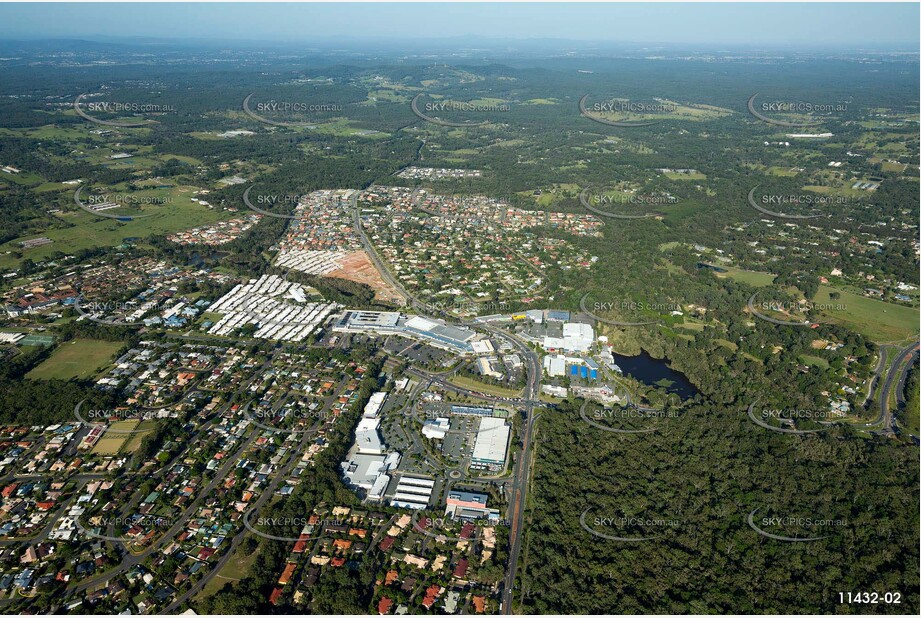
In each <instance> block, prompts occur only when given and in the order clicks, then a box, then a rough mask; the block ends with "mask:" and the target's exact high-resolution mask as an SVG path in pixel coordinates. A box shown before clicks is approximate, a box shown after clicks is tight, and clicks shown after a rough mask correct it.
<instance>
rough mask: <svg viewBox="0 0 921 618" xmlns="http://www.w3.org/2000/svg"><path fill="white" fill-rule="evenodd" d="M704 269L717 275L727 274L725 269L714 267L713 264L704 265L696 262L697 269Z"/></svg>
mask: <svg viewBox="0 0 921 618" xmlns="http://www.w3.org/2000/svg"><path fill="white" fill-rule="evenodd" d="M704 268H709V269H710V270H712V271H714V272H718V273H727V272H729V271H728V270H726V269H725V268H720V267H719V266H714V265H713V264H705V263H704V262H697V269H698V270H702V269H704Z"/></svg>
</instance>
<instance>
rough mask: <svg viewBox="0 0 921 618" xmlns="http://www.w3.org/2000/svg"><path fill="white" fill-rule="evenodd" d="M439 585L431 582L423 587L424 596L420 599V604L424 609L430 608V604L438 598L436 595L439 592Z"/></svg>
mask: <svg viewBox="0 0 921 618" xmlns="http://www.w3.org/2000/svg"><path fill="white" fill-rule="evenodd" d="M441 590H442V589H441V586H439V585H437V584H432V585H431V586H429V587H428V588H426V589H425V598H424V599H422V605H423V606H424V607H425V609H432V605H434V604H435V601H436V600H437V599H438V595H440V594H441Z"/></svg>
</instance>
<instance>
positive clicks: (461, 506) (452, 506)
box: [445, 491, 499, 520]
mask: <svg viewBox="0 0 921 618" xmlns="http://www.w3.org/2000/svg"><path fill="white" fill-rule="evenodd" d="M487 498H488V496H487V495H486V494H482V493H479V492H472V491H451V492H449V493H448V497H447V498H446V500H445V515H446V516H447V517H451V518H453V519H461V520H473V519H491V520H497V519H499V511H498V510H497V509H488V508H486V501H487Z"/></svg>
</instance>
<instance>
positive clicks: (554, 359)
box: [544, 354, 566, 378]
mask: <svg viewBox="0 0 921 618" xmlns="http://www.w3.org/2000/svg"><path fill="white" fill-rule="evenodd" d="M544 371H545V372H547V375H548V376H550V377H551V378H558V377H561V376H564V375H566V357H565V356H562V355H559V354H557V355H553V356H551V355H547V356H545V357H544Z"/></svg>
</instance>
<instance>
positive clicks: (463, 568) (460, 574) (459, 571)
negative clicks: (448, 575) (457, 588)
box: [454, 558, 468, 579]
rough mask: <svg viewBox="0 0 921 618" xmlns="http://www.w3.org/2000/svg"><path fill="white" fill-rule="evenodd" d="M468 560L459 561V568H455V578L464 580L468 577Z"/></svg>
mask: <svg viewBox="0 0 921 618" xmlns="http://www.w3.org/2000/svg"><path fill="white" fill-rule="evenodd" d="M467 564H468V562H467V559H466V558H461V559H460V560H458V561H457V566H456V567H454V577H456V578H458V579H463V578H465V577H467Z"/></svg>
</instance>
